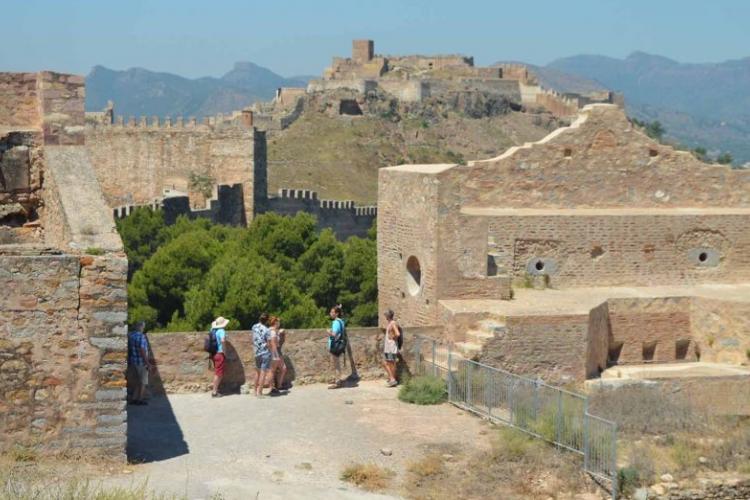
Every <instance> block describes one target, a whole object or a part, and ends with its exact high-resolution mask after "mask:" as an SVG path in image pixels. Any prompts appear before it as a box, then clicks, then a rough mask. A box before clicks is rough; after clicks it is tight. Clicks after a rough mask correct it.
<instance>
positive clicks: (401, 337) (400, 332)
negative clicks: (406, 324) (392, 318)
mask: <svg viewBox="0 0 750 500" xmlns="http://www.w3.org/2000/svg"><path fill="white" fill-rule="evenodd" d="M396 326H397V327H398V338H397V339H396V345H397V346H398V350H399V351H400V350H401V348H402V347H403V346H404V329H403V328H401V325H399V324H398V323H396Z"/></svg>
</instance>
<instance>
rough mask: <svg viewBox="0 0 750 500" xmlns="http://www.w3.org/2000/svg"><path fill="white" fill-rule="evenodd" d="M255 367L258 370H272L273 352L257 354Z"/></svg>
mask: <svg viewBox="0 0 750 500" xmlns="http://www.w3.org/2000/svg"><path fill="white" fill-rule="evenodd" d="M255 368H257V369H258V370H270V369H271V353H270V352H269V353H266V354H261V355H260V356H255Z"/></svg>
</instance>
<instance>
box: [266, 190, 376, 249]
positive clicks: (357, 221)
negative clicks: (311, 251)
mask: <svg viewBox="0 0 750 500" xmlns="http://www.w3.org/2000/svg"><path fill="white" fill-rule="evenodd" d="M264 207H265V209H264V210H265V211H267V212H274V213H278V214H282V215H294V214H296V213H297V212H305V213H309V214H312V215H314V216H315V217H316V218H317V220H318V228H319V229H326V228H330V229H331V230H333V232H334V234H335V235H336V237H337V238H338V239H340V240H346V239H347V238H349V237H351V236H358V237H360V238H364V237H366V236H367V232H368V231H369V230H370V228H371V227H372V225H373V223H374V222H375V219H376V218H377V207H374V206H358V205H356V204H355V203H354V202H353V201H351V200H319V199H318V193H316V192H315V191H310V190H306V189H288V188H282V189H279V191H278V194H277V195H276V196H270V197H268V199H267V200H266V202H265V204H264Z"/></svg>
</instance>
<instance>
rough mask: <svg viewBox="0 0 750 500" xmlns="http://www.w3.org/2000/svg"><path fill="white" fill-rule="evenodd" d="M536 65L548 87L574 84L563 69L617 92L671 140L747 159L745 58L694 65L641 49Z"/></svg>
mask: <svg viewBox="0 0 750 500" xmlns="http://www.w3.org/2000/svg"><path fill="white" fill-rule="evenodd" d="M536 70H537V71H538V74H539V78H540V80H541V81H542V83H543V84H545V83H546V84H548V85H551V86H552V87H553V88H554V87H555V83H558V84H559V83H562V84H566V83H569V84H571V86H573V87H575V85H576V82H571V81H566V80H565V79H564V78H562V79H561V78H559V75H560V73H562V74H568V75H575V76H576V77H579V78H583V79H585V80H586V81H587V82H586V85H592V84H593V85H596V84H598V85H600V86H602V87H605V88H609V89H612V90H616V91H619V92H622V93H624V94H625V103H626V106H627V108H628V114H630V115H631V116H634V117H636V118H639V119H642V120H649V121H653V120H659V121H660V122H661V123H662V124H663V125H664V126H665V128H666V129H667V135H668V136H670V137H672V138H674V139H675V140H677V141H679V142H681V143H683V144H686V145H688V146H691V147H695V146H703V147H706V148H707V149H708V150H709V151H711V150H714V151H721V152H729V153H731V154H732V156H734V158H735V159H736V160H738V162H739V163H743V162H748V161H750V57H748V58H744V59H738V60H731V61H725V62H721V63H701V64H694V63H680V62H677V61H673V60H671V59H668V58H666V57H662V56H656V55H651V54H646V53H643V52H634V53H633V54H631V55H629V56H628V57H626V58H625V59H615V58H611V57H604V56H597V55H580V56H573V57H566V58H563V59H558V60H556V61H553V62H551V63H550V64H548V65H547V66H545V67H543V68H537V69H536ZM558 80H560V81H558ZM579 83H580V82H579ZM567 90H570V89H567ZM584 90H585V89H584ZM738 162H735V163H738Z"/></svg>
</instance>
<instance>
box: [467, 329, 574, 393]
mask: <svg viewBox="0 0 750 500" xmlns="http://www.w3.org/2000/svg"><path fill="white" fill-rule="evenodd" d="M588 324H589V317H588V315H587V314H586V315H555V316H515V317H509V318H507V319H506V332H505V334H503V335H501V336H499V337H496V338H494V339H491V340H490V341H489V342H488V343H487V344H485V347H484V350H483V351H482V353H481V355H480V358H479V360H480V361H481V362H482V363H485V364H488V365H490V366H495V367H498V368H502V369H504V370H508V371H510V372H513V373H516V374H519V375H528V376H533V377H536V376H539V377H542V378H543V379H544V380H546V381H551V382H567V381H571V380H577V381H579V380H583V379H584V378H585V362H586V359H585V358H586V342H587V331H588Z"/></svg>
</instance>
